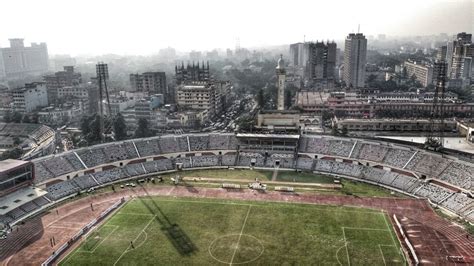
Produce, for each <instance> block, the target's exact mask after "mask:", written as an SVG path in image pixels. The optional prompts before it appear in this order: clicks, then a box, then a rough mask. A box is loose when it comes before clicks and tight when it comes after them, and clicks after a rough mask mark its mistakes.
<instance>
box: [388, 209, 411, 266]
mask: <svg viewBox="0 0 474 266" xmlns="http://www.w3.org/2000/svg"><path fill="white" fill-rule="evenodd" d="M387 215H388V214H387ZM387 215H386V214H385V212H382V216H383V220H384V221H385V225H387V229H388V230H389V231H390V232H389V234H390V237H392V242H393V245H394V246H395V247H396V246H397V242H396V241H395V238H394V237H393V232H392V230H391V229H392V228H393V227H390V224H389V223H388V221H387ZM400 246H401V245H400ZM398 254H400V255H401V256H402V258H403V260H404V261H405V262H406V261H407V259H406V258H405V253H404V252H402V251H401V250H399V251H398Z"/></svg>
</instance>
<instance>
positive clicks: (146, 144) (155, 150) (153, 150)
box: [135, 139, 161, 157]
mask: <svg viewBox="0 0 474 266" xmlns="http://www.w3.org/2000/svg"><path fill="white" fill-rule="evenodd" d="M135 146H136V147H137V149H138V152H139V153H140V156H141V157H147V156H152V155H156V154H161V150H160V145H159V144H158V140H157V139H143V140H135Z"/></svg>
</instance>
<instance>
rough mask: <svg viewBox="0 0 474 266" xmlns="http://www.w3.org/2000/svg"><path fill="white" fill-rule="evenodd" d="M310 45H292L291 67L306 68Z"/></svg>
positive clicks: (300, 43)
mask: <svg viewBox="0 0 474 266" xmlns="http://www.w3.org/2000/svg"><path fill="white" fill-rule="evenodd" d="M308 47H309V45H308V43H302V42H299V43H293V44H290V62H289V63H290V66H294V67H303V68H304V67H306V63H307V61H308Z"/></svg>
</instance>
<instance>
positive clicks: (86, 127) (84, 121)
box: [81, 116, 91, 136]
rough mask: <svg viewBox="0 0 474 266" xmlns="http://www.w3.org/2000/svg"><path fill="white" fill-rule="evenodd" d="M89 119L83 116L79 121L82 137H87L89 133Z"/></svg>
mask: <svg viewBox="0 0 474 266" xmlns="http://www.w3.org/2000/svg"><path fill="white" fill-rule="evenodd" d="M90 119H91V117H87V116H84V117H82V119H81V131H82V135H84V136H87V135H88V134H89V133H90V131H91V130H90V128H89V121H90Z"/></svg>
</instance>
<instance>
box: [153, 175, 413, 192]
mask: <svg viewBox="0 0 474 266" xmlns="http://www.w3.org/2000/svg"><path fill="white" fill-rule="evenodd" d="M179 174H180V175H181V176H182V177H208V178H222V179H242V180H249V181H252V180H255V178H258V179H259V180H261V181H268V180H271V179H272V174H273V172H272V171H265V170H247V169H234V170H229V169H211V170H191V171H181V172H179ZM175 175H176V174H175V173H173V174H166V175H162V176H163V177H165V178H170V177H174V176H175ZM276 181H280V182H296V183H321V184H331V183H333V182H334V178H333V177H331V176H327V175H322V174H314V173H310V172H293V171H291V172H289V171H280V172H279V173H278V176H277V179H276ZM341 183H342V184H343V186H344V187H343V189H341V190H315V191H313V192H314V193H317V194H333V195H355V196H359V197H404V196H403V195H402V194H399V193H393V192H392V191H390V190H388V189H385V188H382V187H378V186H374V185H370V184H366V183H362V182H354V181H350V180H345V179H343V180H342V181H341ZM193 185H196V186H199V185H200V184H193ZM306 192H308V191H307V190H306Z"/></svg>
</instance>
